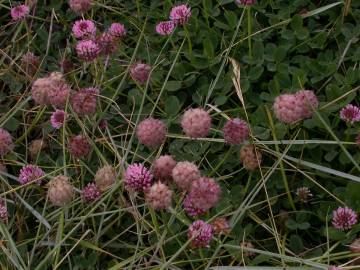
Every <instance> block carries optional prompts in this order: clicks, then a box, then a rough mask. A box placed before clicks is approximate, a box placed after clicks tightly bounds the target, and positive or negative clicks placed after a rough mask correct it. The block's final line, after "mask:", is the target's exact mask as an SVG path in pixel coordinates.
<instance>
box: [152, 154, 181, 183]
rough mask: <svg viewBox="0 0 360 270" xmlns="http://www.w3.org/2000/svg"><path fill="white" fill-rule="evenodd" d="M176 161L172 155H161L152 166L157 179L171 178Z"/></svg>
mask: <svg viewBox="0 0 360 270" xmlns="http://www.w3.org/2000/svg"><path fill="white" fill-rule="evenodd" d="M175 166H176V161H175V160H174V159H173V158H172V156H170V155H164V156H160V157H159V158H158V159H156V160H155V161H154V163H153V166H152V173H153V175H154V177H155V179H157V180H168V179H170V178H171V174H172V170H173V169H174V167H175Z"/></svg>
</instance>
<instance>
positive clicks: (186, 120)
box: [181, 108, 211, 138]
mask: <svg viewBox="0 0 360 270" xmlns="http://www.w3.org/2000/svg"><path fill="white" fill-rule="evenodd" d="M181 126H182V129H183V131H184V132H185V134H186V135H187V136H189V137H190V138H200V137H206V136H207V135H208V134H209V131H210V127H211V117H210V115H209V113H208V112H207V111H205V110H204V109H202V108H196V109H189V110H187V111H186V112H185V113H184V115H183V117H182V119H181Z"/></svg>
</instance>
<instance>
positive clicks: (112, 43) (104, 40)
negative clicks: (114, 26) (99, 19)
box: [97, 32, 118, 55]
mask: <svg viewBox="0 0 360 270" xmlns="http://www.w3.org/2000/svg"><path fill="white" fill-rule="evenodd" d="M97 44H98V45H99V47H100V50H101V52H102V53H104V54H105V55H109V54H112V53H114V52H116V50H117V48H118V47H117V44H116V38H115V37H114V36H113V35H111V34H110V33H108V32H104V33H102V34H101V35H100V36H99V37H98V38H97Z"/></svg>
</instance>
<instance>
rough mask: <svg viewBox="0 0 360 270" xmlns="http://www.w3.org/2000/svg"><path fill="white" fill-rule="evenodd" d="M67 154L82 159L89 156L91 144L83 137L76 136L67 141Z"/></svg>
mask: <svg viewBox="0 0 360 270" xmlns="http://www.w3.org/2000/svg"><path fill="white" fill-rule="evenodd" d="M68 147H69V152H70V154H71V155H73V156H74V157H77V158H83V157H86V156H88V155H89V154H90V151H91V144H90V142H89V141H88V139H87V138H86V137H85V136H84V135H77V136H75V137H72V138H71V139H70V140H69V145H68Z"/></svg>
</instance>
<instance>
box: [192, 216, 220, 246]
mask: <svg viewBox="0 0 360 270" xmlns="http://www.w3.org/2000/svg"><path fill="white" fill-rule="evenodd" d="M187 235H188V238H189V239H192V241H191V246H192V247H193V248H200V247H208V246H209V244H210V242H211V239H212V238H213V235H214V229H213V227H212V226H211V225H210V224H208V223H206V222H205V221H202V220H197V221H195V222H193V223H192V224H191V225H190V227H189V230H188V233H187Z"/></svg>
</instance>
